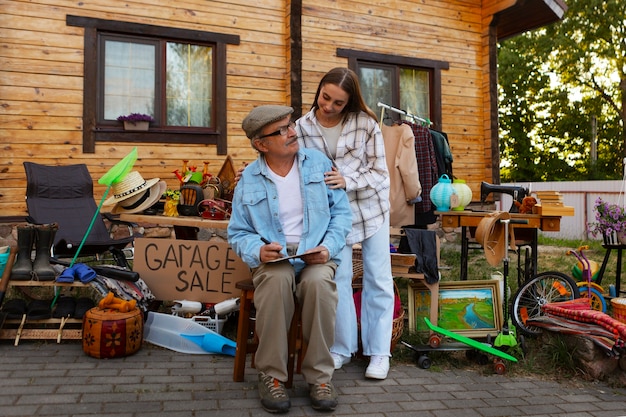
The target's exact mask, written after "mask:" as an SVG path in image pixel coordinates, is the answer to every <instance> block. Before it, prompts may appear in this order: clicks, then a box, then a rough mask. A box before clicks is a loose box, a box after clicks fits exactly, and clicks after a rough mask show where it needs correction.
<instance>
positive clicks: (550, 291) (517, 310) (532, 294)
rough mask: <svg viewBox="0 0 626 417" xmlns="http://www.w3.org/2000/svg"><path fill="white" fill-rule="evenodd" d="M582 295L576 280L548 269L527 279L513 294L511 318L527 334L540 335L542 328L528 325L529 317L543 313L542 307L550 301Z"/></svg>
mask: <svg viewBox="0 0 626 417" xmlns="http://www.w3.org/2000/svg"><path fill="white" fill-rule="evenodd" d="M579 297H580V290H579V287H578V285H577V283H576V281H575V280H574V279H573V278H571V277H570V276H568V275H565V274H564V273H562V272H557V271H546V272H541V273H539V274H537V275H535V276H534V277H533V278H531V279H530V280H527V281H525V282H524V283H523V284H522V285H521V286H520V288H519V289H518V290H517V291H516V292H515V295H514V296H513V302H512V303H511V319H512V320H513V324H514V325H515V327H517V328H518V329H519V330H520V331H521V332H522V333H523V334H525V335H527V336H538V335H539V334H541V328H540V327H536V326H532V325H528V324H527V322H528V320H529V319H533V318H537V317H539V316H542V315H543V311H542V307H543V306H544V305H546V304H549V303H557V302H561V301H568V300H573V299H575V298H579Z"/></svg>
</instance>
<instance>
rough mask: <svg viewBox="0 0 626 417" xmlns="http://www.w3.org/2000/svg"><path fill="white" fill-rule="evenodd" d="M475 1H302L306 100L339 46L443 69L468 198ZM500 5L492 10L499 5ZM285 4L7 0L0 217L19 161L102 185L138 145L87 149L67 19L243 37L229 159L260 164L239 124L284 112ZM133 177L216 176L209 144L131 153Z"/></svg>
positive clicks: (485, 157)
mask: <svg viewBox="0 0 626 417" xmlns="http://www.w3.org/2000/svg"><path fill="white" fill-rule="evenodd" d="M481 3H493V4H494V5H495V4H497V3H501V2H497V1H495V0H492V1H482V2H481V1H480V0H448V1H444V0H421V1H417V0H413V1H408V0H406V1H402V0H394V1H367V0H361V1H358V0H341V1H336V0H335V1H331V0H316V1H309V0H303V1H302V13H303V16H302V23H301V30H302V45H303V51H302V92H303V95H302V103H303V109H302V111H303V112H306V111H308V109H309V108H310V106H311V104H312V100H313V96H314V94H315V91H316V88H317V84H318V81H319V79H320V78H321V77H322V75H323V74H324V73H325V72H326V71H327V70H329V69H330V68H332V67H335V66H346V65H347V60H346V59H345V58H338V57H337V55H336V50H337V48H349V49H355V50H362V51H366V52H376V53H384V54H394V55H399V56H407V57H414V58H426V59H434V60H440V61H447V62H449V64H450V68H449V69H448V70H444V71H442V115H443V117H442V127H443V130H444V131H446V132H447V133H448V135H449V139H450V143H451V147H452V152H453V156H454V165H453V167H454V172H455V175H456V176H458V177H460V178H465V179H467V180H468V182H469V183H470V185H472V188H474V193H475V195H476V194H477V188H476V186H477V185H478V184H479V183H480V181H481V180H483V179H484V180H490V179H491V172H490V171H489V170H490V159H489V157H490V152H491V149H490V143H491V141H492V137H491V136H492V132H491V130H490V129H491V127H492V121H491V120H490V116H489V115H490V109H489V108H488V106H489V101H488V98H487V97H488V95H489V90H488V89H489V82H488V81H489V80H488V77H489V73H488V71H489V68H490V66H489V62H488V59H489V55H488V51H487V49H488V48H487V42H488V39H487V37H488V35H489V33H488V25H489V22H490V16H489V15H485V13H484V10H483V9H481ZM494 8H495V6H494ZM289 13H290V2H289V1H288V0H280V1H278V0H257V1H254V2H251V1H249V0H224V1H216V0H185V1H175V2H174V1H166V0H126V1H119V0H84V1H81V2H75V1H71V0H30V1H27V0H22V1H21V0H3V1H2V9H1V10H0V45H2V47H1V48H0V103H1V105H0V141H1V143H2V145H1V146H2V152H1V154H0V213H1V214H0V216H19V215H24V214H25V213H26V205H25V201H24V192H25V189H26V184H25V174H24V169H23V166H22V162H24V161H32V162H37V163H41V164H60V165H61V164H70V163H86V164H87V165H88V167H89V170H90V172H91V173H92V175H93V177H94V183H95V192H96V198H97V199H99V198H100V197H101V196H102V193H103V192H104V187H102V186H100V185H98V184H97V179H98V178H100V177H101V176H102V175H103V174H104V173H105V172H106V171H107V170H108V169H109V168H110V167H112V166H113V165H114V164H115V163H116V162H117V161H119V160H120V159H121V158H123V157H124V156H125V155H127V154H128V153H129V152H130V151H131V150H132V149H133V147H134V146H135V144H133V143H115V142H97V143H96V151H95V153H93V154H85V153H83V152H82V114H83V109H82V101H83V29H82V28H80V27H72V26H68V25H66V20H65V19H66V16H67V15H77V16H84V17H91V18H100V19H109V20H119V21H126V22H136V23H144V24H151V25H158V26H167V27H177V28H183V29H192V30H206V31H211V32H219V33H225V34H230V35H237V36H239V37H240V43H239V44H238V45H228V46H227V60H228V63H227V96H228V102H227V117H228V121H227V122H228V124H227V130H228V154H229V155H230V156H231V157H233V159H234V160H235V165H236V166H239V165H240V164H241V163H243V162H244V161H250V160H252V159H254V158H255V153H254V152H253V150H252V149H251V148H250V144H249V141H248V140H247V139H246V137H245V136H244V134H243V132H242V131H241V127H240V126H241V120H242V119H243V117H244V116H245V115H246V114H247V112H248V111H249V110H250V109H251V108H252V107H253V106H255V105H258V104H264V103H287V104H288V103H290V85H289V82H290V72H289V71H290V61H289V60H290V33H289ZM136 146H137V147H138V151H139V152H138V154H139V159H138V160H137V162H136V163H135V169H136V170H138V171H139V172H141V174H142V175H143V176H144V178H154V177H159V178H162V179H165V180H166V181H167V182H168V186H170V187H176V186H177V181H176V180H175V178H174V175H173V174H172V171H173V170H174V169H175V168H179V167H180V166H181V164H182V162H181V160H182V159H189V160H190V163H191V164H196V165H198V166H202V161H205V160H206V161H210V165H209V167H210V169H209V170H210V171H211V172H217V170H219V168H220V167H221V164H222V163H223V161H224V156H223V155H217V152H216V148H215V146H209V145H184V144H183V145H181V144H167V145H163V144H146V143H140V144H136Z"/></svg>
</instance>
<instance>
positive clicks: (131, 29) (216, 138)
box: [66, 15, 239, 155]
mask: <svg viewBox="0 0 626 417" xmlns="http://www.w3.org/2000/svg"><path fill="white" fill-rule="evenodd" d="M66 24H67V25H68V26H77V27H82V28H84V30H85V32H84V74H85V75H84V78H83V82H84V84H83V95H84V101H83V103H84V104H83V152H84V153H95V147H96V143H97V142H133V143H185V144H209V145H216V146H217V154H218V155H226V154H227V148H228V146H227V117H226V45H227V44H231V45H238V44H239V36H238V35H227V34H221V33H215V32H203V31H196V30H188V29H178V28H168V27H163V26H155V25H145V24H140V23H129V22H121V21H113V20H105V19H94V18H88V17H82V16H73V15H67V17H66ZM100 32H106V33H107V34H119V35H128V36H133V35H134V36H138V37H152V38H155V40H158V41H175V42H183V43H200V44H211V46H212V47H213V48H214V68H213V69H214V74H213V77H214V78H213V82H214V96H213V97H214V105H213V113H214V114H213V116H212V117H214V118H215V119H214V120H215V124H214V126H215V129H214V130H213V129H211V130H207V129H206V128H203V129H193V128H175V127H164V128H156V129H152V128H151V129H150V130H148V131H147V132H136V131H124V130H123V128H122V127H121V126H106V125H104V124H102V125H98V124H97V120H98V119H97V109H98V99H99V97H98V91H99V88H98V83H99V82H100V80H99V79H98V77H99V76H98V74H99V71H98V67H99V61H98V53H99V51H98V50H99V48H98V38H99V36H98V34H99V33H100Z"/></svg>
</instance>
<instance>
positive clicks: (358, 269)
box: [352, 249, 405, 356]
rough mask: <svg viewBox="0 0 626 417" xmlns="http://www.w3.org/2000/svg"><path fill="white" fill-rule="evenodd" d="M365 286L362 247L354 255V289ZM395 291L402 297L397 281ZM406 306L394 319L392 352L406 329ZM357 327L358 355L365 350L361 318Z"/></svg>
mask: <svg viewBox="0 0 626 417" xmlns="http://www.w3.org/2000/svg"><path fill="white" fill-rule="evenodd" d="M355 255H356V256H355ZM362 288H363V261H362V258H361V251H360V249H359V250H358V251H357V250H356V249H355V250H354V251H353V257H352V289H353V290H354V291H355V292H356V291H359V290H361V289H362ZM393 288H394V293H395V297H396V300H399V299H400V291H399V289H398V286H397V285H396V283H395V281H394V283H393ZM404 316H405V313H404V308H401V309H400V311H399V313H398V314H396V315H395V317H394V319H393V327H392V330H391V347H390V352H393V350H394V349H395V347H396V344H397V343H398V342H399V341H400V338H401V337H402V332H403V331H404ZM357 328H358V333H359V336H358V338H359V351H358V352H357V356H361V355H362V352H363V347H362V345H361V320H360V318H359V321H358V322H357Z"/></svg>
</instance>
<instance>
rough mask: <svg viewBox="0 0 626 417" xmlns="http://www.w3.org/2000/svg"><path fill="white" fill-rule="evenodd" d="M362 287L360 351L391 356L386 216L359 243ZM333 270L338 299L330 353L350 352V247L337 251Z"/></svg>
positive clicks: (354, 339)
mask: <svg viewBox="0 0 626 417" xmlns="http://www.w3.org/2000/svg"><path fill="white" fill-rule="evenodd" d="M361 246H362V256H363V290H362V293H361V294H362V295H361V343H362V345H363V355H365V356H372V355H382V356H391V352H390V348H391V332H392V328H393V309H394V288H393V276H392V274H391V257H390V255H389V223H388V220H387V222H385V224H383V225H382V226H381V228H380V230H378V232H376V233H375V234H373V235H372V236H370V237H369V238H367V239H365V240H364V241H363V242H362V243H361ZM340 257H341V264H340V265H339V267H338V268H337V272H336V273H335V282H336V283H337V292H338V295H339V301H338V303H337V320H336V322H335V343H334V344H333V347H332V348H331V349H330V351H331V352H333V353H338V354H340V355H343V356H350V355H352V354H353V353H355V352H356V351H357V350H358V330H357V318H356V310H355V307H354V298H353V296H352V293H353V292H352V274H353V273H352V247H351V246H350V245H347V246H346V248H344V249H343V251H342V252H341V254H340Z"/></svg>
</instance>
